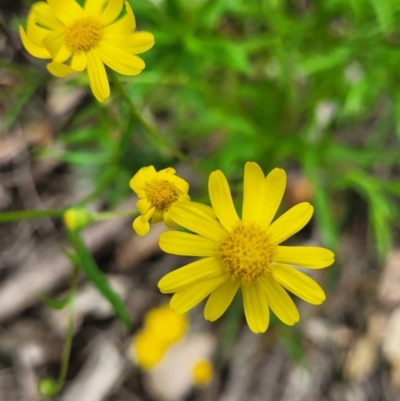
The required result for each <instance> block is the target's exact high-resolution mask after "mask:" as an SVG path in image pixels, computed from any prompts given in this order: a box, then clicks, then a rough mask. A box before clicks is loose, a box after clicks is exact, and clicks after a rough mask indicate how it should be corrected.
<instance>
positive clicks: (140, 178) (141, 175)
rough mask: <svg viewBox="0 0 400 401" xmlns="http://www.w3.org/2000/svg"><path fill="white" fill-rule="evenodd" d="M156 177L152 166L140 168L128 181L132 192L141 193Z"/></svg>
mask: <svg viewBox="0 0 400 401" xmlns="http://www.w3.org/2000/svg"><path fill="white" fill-rule="evenodd" d="M156 177H157V172H156V169H155V168H154V166H147V167H142V168H141V169H140V170H139V171H138V172H137V173H136V174H135V175H134V176H133V177H132V178H131V180H130V181H129V186H130V187H131V189H132V191H135V192H137V191H141V190H144V189H146V186H147V184H151V183H152V182H153V181H154V180H155V179H156Z"/></svg>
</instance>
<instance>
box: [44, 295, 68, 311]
mask: <svg viewBox="0 0 400 401" xmlns="http://www.w3.org/2000/svg"><path fill="white" fill-rule="evenodd" d="M73 295H74V294H73V292H71V291H70V292H68V294H67V296H66V297H65V298H64V299H61V300H56V299H53V298H50V297H49V296H47V295H46V294H42V297H41V298H42V301H43V302H44V303H45V304H46V305H47V306H48V307H49V308H52V309H63V308H65V307H66V306H67V305H68V304H69V303H70V301H71V299H72V297H73Z"/></svg>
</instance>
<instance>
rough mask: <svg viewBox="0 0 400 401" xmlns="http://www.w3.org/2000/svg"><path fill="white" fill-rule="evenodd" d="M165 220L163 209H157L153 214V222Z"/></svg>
mask: <svg viewBox="0 0 400 401" xmlns="http://www.w3.org/2000/svg"><path fill="white" fill-rule="evenodd" d="M163 220H164V213H163V212H162V211H161V210H155V212H154V213H153V216H151V222H152V224H157V223H161V222H162V221H163Z"/></svg>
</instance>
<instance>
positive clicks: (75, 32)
mask: <svg viewBox="0 0 400 401" xmlns="http://www.w3.org/2000/svg"><path fill="white" fill-rule="evenodd" d="M124 5H125V7H124ZM135 28H136V23H135V17H134V15H133V12H132V9H131V6H130V5H129V3H128V2H124V1H123V0H86V1H85V4H84V7H81V6H80V5H79V4H78V3H77V2H76V1H75V0H47V2H44V1H40V2H37V3H34V4H33V6H32V8H31V11H30V13H29V15H28V19H27V29H26V31H25V30H24V28H23V27H21V26H20V27H19V30H20V35H21V40H22V43H23V45H24V46H25V48H26V50H27V51H28V52H29V53H30V54H31V55H32V56H34V57H38V58H42V59H52V61H51V62H50V63H49V64H47V68H48V70H49V71H50V72H51V73H52V74H53V75H55V76H56V77H60V78H63V77H66V76H68V75H70V74H73V73H75V72H79V71H84V70H87V73H88V77H89V82H90V87H91V89H92V92H93V94H94V96H95V97H96V99H97V100H99V101H100V102H103V101H104V100H105V99H107V98H108V97H109V96H110V86H109V82H108V78H107V74H106V69H105V65H107V66H108V67H109V68H111V69H112V70H114V71H116V72H118V73H120V74H122V75H129V76H132V75H138V74H140V73H141V71H142V70H143V69H144V67H145V64H144V61H143V60H142V59H141V58H139V57H138V56H136V54H139V53H143V52H145V51H147V50H149V49H150V48H151V47H152V46H153V44H154V36H153V35H152V34H151V33H149V32H134V30H135Z"/></svg>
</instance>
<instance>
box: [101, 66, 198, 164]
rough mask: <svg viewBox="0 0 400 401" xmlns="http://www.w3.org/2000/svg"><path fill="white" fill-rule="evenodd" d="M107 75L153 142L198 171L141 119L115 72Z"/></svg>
mask: <svg viewBox="0 0 400 401" xmlns="http://www.w3.org/2000/svg"><path fill="white" fill-rule="evenodd" d="M108 73H109V74H110V76H111V78H112V80H113V82H114V84H115V87H116V88H117V90H118V91H119V93H120V95H121V97H122V98H123V99H124V100H125V102H126V104H127V105H128V106H129V109H130V112H131V113H132V115H133V116H134V117H135V118H136V120H137V121H138V122H139V123H140V125H141V126H142V127H143V128H144V129H145V130H146V131H147V133H148V134H149V135H150V137H151V138H152V139H153V140H154V141H156V142H158V143H160V144H161V145H162V146H164V147H165V148H167V149H168V150H169V151H170V152H171V153H172V154H173V155H174V156H176V157H177V158H178V159H179V160H181V161H182V162H183V163H185V164H187V165H189V166H190V167H192V168H193V169H194V170H197V171H199V168H198V166H197V165H196V164H195V163H193V161H192V160H191V159H190V158H189V157H187V156H186V155H185V154H184V153H182V152H181V151H180V150H179V149H177V148H176V147H175V146H174V145H173V144H171V143H170V142H169V141H168V140H167V139H166V138H164V137H163V136H162V135H161V134H160V133H159V132H158V131H157V130H156V129H155V128H154V127H153V126H152V125H150V123H148V122H147V121H146V120H145V119H144V118H143V117H142V115H141V114H140V113H139V111H138V110H137V108H136V106H135V105H134V104H133V102H132V100H131V98H130V97H129V95H128V93H127V92H126V90H125V88H124V87H123V85H122V84H121V82H120V81H119V79H118V76H117V75H116V74H115V72H114V71H112V70H108Z"/></svg>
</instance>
